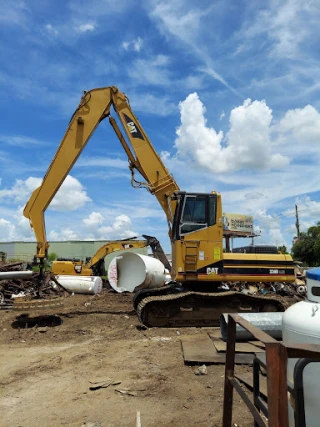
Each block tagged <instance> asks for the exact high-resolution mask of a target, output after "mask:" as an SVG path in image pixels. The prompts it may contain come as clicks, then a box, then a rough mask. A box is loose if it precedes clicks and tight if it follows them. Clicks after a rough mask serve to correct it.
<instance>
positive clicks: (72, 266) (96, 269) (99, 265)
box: [51, 234, 171, 276]
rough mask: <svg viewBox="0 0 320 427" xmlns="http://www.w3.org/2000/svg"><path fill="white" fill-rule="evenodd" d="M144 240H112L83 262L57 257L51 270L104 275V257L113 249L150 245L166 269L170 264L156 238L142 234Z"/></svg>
mask: <svg viewBox="0 0 320 427" xmlns="http://www.w3.org/2000/svg"><path fill="white" fill-rule="evenodd" d="M142 237H144V239H145V240H134V239H136V237H132V238H130V239H124V240H113V241H110V242H108V243H106V244H105V245H102V246H101V247H100V248H99V249H98V250H97V252H96V253H95V254H94V255H93V257H92V258H90V260H88V261H87V262H83V261H81V260H80V259H74V258H72V259H69V258H58V259H57V260H56V261H53V263H52V266H51V271H52V273H53V274H54V275H59V276H61V275H71V276H73V275H76V276H105V275H106V271H105V267H104V259H105V257H106V256H107V255H109V254H111V253H112V252H115V251H123V250H127V249H132V248H134V249H138V248H145V247H150V248H151V250H152V253H153V256H154V257H155V258H157V259H160V261H162V263H163V264H164V265H165V267H166V268H167V269H168V271H170V270H171V266H170V264H169V263H168V261H167V259H166V257H165V254H164V252H163V249H162V247H161V245H160V242H159V241H158V239H156V238H155V237H153V236H147V235H146V234H143V235H142Z"/></svg>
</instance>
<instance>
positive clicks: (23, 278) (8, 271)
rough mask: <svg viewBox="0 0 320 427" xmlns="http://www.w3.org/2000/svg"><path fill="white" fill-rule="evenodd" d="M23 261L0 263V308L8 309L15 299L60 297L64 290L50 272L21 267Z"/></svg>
mask: <svg viewBox="0 0 320 427" xmlns="http://www.w3.org/2000/svg"><path fill="white" fill-rule="evenodd" d="M23 267H24V266H23V262H13V263H2V264H1V265H0V309H1V308H2V309H10V308H12V307H13V306H14V303H15V301H18V300H19V301H22V300H23V301H28V300H40V299H49V298H50V299H51V298H56V297H61V296H63V295H64V292H65V290H64V289H63V288H62V286H61V285H60V284H59V283H58V282H57V280H56V279H55V277H54V276H53V275H52V274H51V273H44V274H43V275H42V276H41V275H40V273H35V272H33V271H30V270H24V269H23Z"/></svg>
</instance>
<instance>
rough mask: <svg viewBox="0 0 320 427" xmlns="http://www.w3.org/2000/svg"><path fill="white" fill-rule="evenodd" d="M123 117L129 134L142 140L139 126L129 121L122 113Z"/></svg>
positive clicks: (129, 118)
mask: <svg viewBox="0 0 320 427" xmlns="http://www.w3.org/2000/svg"><path fill="white" fill-rule="evenodd" d="M123 117H124V119H125V121H126V125H127V126H128V129H129V132H130V133H131V135H132V136H133V137H134V138H139V139H143V140H144V138H143V136H142V133H141V131H140V129H139V126H137V125H136V124H135V122H134V121H133V120H132V119H131V117H129V116H127V115H126V114H125V113H123Z"/></svg>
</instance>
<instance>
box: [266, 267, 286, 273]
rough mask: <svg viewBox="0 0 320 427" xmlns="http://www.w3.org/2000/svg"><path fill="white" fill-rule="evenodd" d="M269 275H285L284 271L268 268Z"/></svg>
mask: <svg viewBox="0 0 320 427" xmlns="http://www.w3.org/2000/svg"><path fill="white" fill-rule="evenodd" d="M269 274H285V270H278V269H277V268H270V270H269Z"/></svg>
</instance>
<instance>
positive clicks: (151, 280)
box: [108, 252, 167, 292]
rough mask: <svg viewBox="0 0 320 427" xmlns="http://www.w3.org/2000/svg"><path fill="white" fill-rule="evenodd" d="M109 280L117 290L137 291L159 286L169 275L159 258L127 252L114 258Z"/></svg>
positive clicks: (109, 270)
mask: <svg viewBox="0 0 320 427" xmlns="http://www.w3.org/2000/svg"><path fill="white" fill-rule="evenodd" d="M108 280H109V283H110V285H111V287H112V288H113V289H114V290H115V291H117V292H135V291H137V290H139V289H145V288H159V287H160V286H163V285H164V284H165V282H166V280H167V277H166V272H165V267H164V265H163V264H162V262H161V261H159V260H158V259H156V258H152V257H149V256H146V255H140V254H136V253H133V252H127V253H124V254H122V255H120V256H117V257H115V258H113V260H112V261H111V263H110V265H109V268H108Z"/></svg>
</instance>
